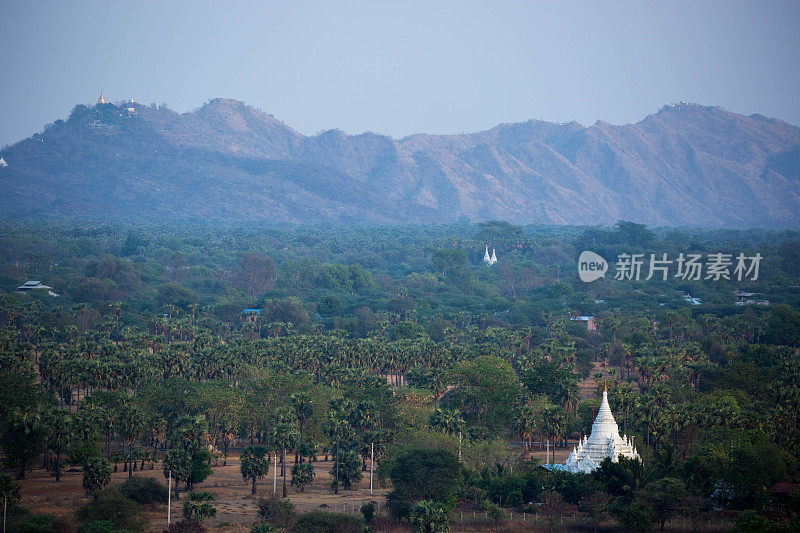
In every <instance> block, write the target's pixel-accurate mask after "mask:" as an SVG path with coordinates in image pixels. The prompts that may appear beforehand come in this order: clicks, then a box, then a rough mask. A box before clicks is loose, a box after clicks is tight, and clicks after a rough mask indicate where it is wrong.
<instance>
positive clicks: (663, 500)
mask: <svg viewBox="0 0 800 533" xmlns="http://www.w3.org/2000/svg"><path fill="white" fill-rule="evenodd" d="M637 500H638V501H641V502H642V503H643V504H644V505H646V506H647V507H648V508H649V509H650V511H651V512H652V513H653V516H654V517H655V519H656V520H658V522H659V524H660V529H659V530H660V531H664V524H665V523H666V521H667V520H669V519H670V518H673V517H675V516H677V515H679V514H680V513H683V512H685V511H686V510H687V504H688V503H689V492H688V491H687V490H686V485H685V484H684V483H683V481H681V480H680V479H676V478H672V477H665V478H663V479H659V480H657V481H653V482H651V483H648V484H647V485H646V486H645V487H644V488H643V489H642V490H640V491H639V493H638V494H637Z"/></svg>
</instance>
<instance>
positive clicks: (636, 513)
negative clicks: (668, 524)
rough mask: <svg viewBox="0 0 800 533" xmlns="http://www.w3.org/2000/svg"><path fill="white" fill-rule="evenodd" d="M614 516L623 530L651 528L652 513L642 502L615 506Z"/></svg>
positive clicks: (648, 529) (647, 529) (646, 529)
mask: <svg viewBox="0 0 800 533" xmlns="http://www.w3.org/2000/svg"><path fill="white" fill-rule="evenodd" d="M615 516H616V518H617V521H618V522H619V523H620V525H621V526H622V527H624V528H625V531H650V530H651V529H653V515H652V514H651V513H650V510H649V509H648V508H647V507H646V506H645V505H644V504H642V503H639V502H633V503H632V504H630V505H627V504H623V505H620V506H616V513H615Z"/></svg>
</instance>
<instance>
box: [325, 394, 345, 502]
mask: <svg viewBox="0 0 800 533" xmlns="http://www.w3.org/2000/svg"><path fill="white" fill-rule="evenodd" d="M350 411H351V406H350V402H349V401H347V400H344V399H334V400H331V401H330V409H329V410H328V417H327V419H326V420H325V422H324V423H323V430H324V431H325V433H326V434H327V435H328V438H329V439H330V440H331V443H332V444H335V450H336V451H335V456H334V459H335V461H336V467H335V470H336V476H335V478H334V481H333V483H334V484H333V492H334V494H339V455H340V454H339V447H340V445H341V442H342V440H343V439H345V438H347V437H348V436H349V435H350V431H351V429H352V428H351V426H350V420H349V419H350Z"/></svg>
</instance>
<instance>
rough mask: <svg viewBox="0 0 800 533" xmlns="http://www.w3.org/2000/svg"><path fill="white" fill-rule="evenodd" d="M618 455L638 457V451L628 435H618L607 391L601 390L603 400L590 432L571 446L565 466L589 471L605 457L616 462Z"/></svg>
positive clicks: (571, 469) (577, 470) (573, 470)
mask: <svg viewBox="0 0 800 533" xmlns="http://www.w3.org/2000/svg"><path fill="white" fill-rule="evenodd" d="M620 456H622V457H628V458H629V459H638V458H639V453H638V452H637V451H636V448H635V447H634V445H633V442H631V439H630V437H628V436H627V435H623V436H622V437H620V435H619V427H617V421H616V420H614V415H613V414H611V407H610V406H609V405H608V391H603V402H602V403H601V404H600V410H599V411H598V412H597V418H595V419H594V424H592V434H591V436H589V437H588V438H587V437H586V436H584V437H583V438H582V439H581V441H580V442H579V443H578V446H577V447H575V448H573V450H572V453H570V454H569V457H567V462H566V467H567V470H568V471H570V472H586V473H589V472H591V471H592V470H594V469H595V468H597V467H598V466H600V463H601V462H602V461H603V459H605V458H606V457H610V458H611V460H612V461H613V462H615V463H616V462H617V461H618V460H619V457H620Z"/></svg>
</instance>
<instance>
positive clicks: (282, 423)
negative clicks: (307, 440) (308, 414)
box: [270, 408, 298, 498]
mask: <svg viewBox="0 0 800 533" xmlns="http://www.w3.org/2000/svg"><path fill="white" fill-rule="evenodd" d="M273 418H274V420H275V424H274V425H273V426H272V430H271V433H270V436H271V440H272V443H273V445H275V446H276V447H277V448H278V449H280V451H281V477H282V478H283V497H284V498H285V497H286V448H289V447H295V446H297V437H298V433H297V428H296V427H295V424H296V423H297V420H296V419H295V418H294V411H292V410H290V409H286V408H280V409H278V410H276V411H275V413H273Z"/></svg>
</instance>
